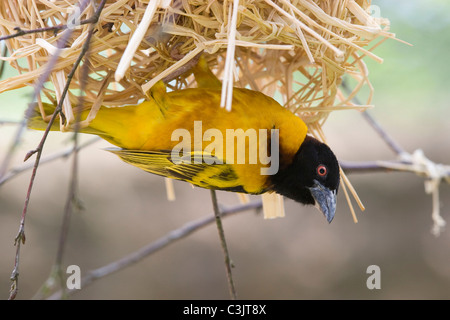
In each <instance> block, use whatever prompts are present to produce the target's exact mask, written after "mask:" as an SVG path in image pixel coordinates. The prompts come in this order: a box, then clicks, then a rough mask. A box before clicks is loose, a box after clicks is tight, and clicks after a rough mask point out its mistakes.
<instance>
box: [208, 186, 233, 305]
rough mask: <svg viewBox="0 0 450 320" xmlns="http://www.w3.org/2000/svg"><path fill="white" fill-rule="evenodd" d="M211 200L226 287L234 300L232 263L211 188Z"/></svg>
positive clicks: (213, 191)
mask: <svg viewBox="0 0 450 320" xmlns="http://www.w3.org/2000/svg"><path fill="white" fill-rule="evenodd" d="M211 200H212V203H213V209H214V216H215V218H216V225H217V231H218V232H219V238H220V245H221V246H222V251H223V255H224V258H225V269H226V271H227V279H228V289H229V291H230V296H231V299H233V300H236V298H237V295H236V289H235V287H234V281H233V274H232V272H231V268H232V267H233V266H232V263H231V259H230V254H229V252H228V247H227V241H226V240H225V232H224V230H223V225H222V219H221V218H220V210H219V205H218V203H217V195H216V190H214V189H211Z"/></svg>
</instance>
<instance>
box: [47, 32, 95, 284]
mask: <svg viewBox="0 0 450 320" xmlns="http://www.w3.org/2000/svg"><path fill="white" fill-rule="evenodd" d="M94 27H95V24H94V23H92V24H91V25H90V26H89V31H88V36H87V38H86V41H85V42H84V44H83V49H84V51H85V52H86V54H85V58H84V63H83V65H82V67H81V76H80V95H79V96H78V103H77V106H76V108H75V113H76V120H75V127H74V131H75V132H74V137H73V162H72V172H71V178H70V186H69V193H68V195H67V200H66V205H65V207H64V216H63V221H62V225H61V231H60V236H59V242H58V249H57V252H56V260H55V264H54V270H56V272H51V274H50V277H51V276H52V275H56V276H57V277H58V278H59V281H60V285H61V288H62V290H63V292H65V289H66V286H65V285H64V280H65V279H64V273H63V268H62V261H63V255H64V251H65V248H66V243H67V236H68V233H69V227H70V218H71V216H72V212H73V205H74V203H75V202H77V194H76V193H77V185H78V151H77V150H78V133H79V131H80V121H81V110H82V107H83V104H84V96H83V94H84V93H85V90H86V85H87V84H86V83H87V78H88V76H89V46H90V43H91V38H92V35H93V34H94Z"/></svg>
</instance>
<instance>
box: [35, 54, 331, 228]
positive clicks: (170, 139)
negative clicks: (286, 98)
mask: <svg viewBox="0 0 450 320" xmlns="http://www.w3.org/2000/svg"><path fill="white" fill-rule="evenodd" d="M193 71H194V75H195V76H196V80H197V83H198V88H190V89H184V90H176V91H171V92H166V87H165V85H164V84H163V83H162V82H159V83H157V84H156V85H155V86H154V87H153V88H152V89H151V92H150V96H151V98H150V99H149V100H147V101H144V102H142V103H140V104H139V105H133V106H124V107H117V108H107V107H101V108H100V110H99V111H98V113H97V115H96V117H95V118H94V119H93V120H92V122H91V123H90V124H89V126H88V127H86V128H83V129H81V130H80V132H82V133H88V134H95V135H98V136H100V137H102V138H103V139H105V140H107V141H108V142H110V143H112V144H113V145H115V146H117V147H119V148H117V149H111V150H109V151H111V152H113V153H114V154H116V155H117V156H119V157H120V158H121V159H122V160H123V161H125V162H127V163H130V164H132V165H134V166H136V167H138V168H141V169H143V170H145V171H147V172H150V173H154V174H157V175H160V176H164V177H169V178H172V179H178V180H183V181H187V182H190V183H191V184H193V185H196V186H199V187H202V188H208V189H216V190H227V191H235V192H243V193H248V194H262V193H265V192H276V193H278V194H281V195H283V196H286V197H288V198H291V199H293V200H295V201H297V202H300V203H303V204H307V205H315V206H316V207H317V208H318V209H319V210H320V211H321V212H322V213H323V214H324V216H325V217H326V219H327V221H328V222H331V221H332V220H333V217H334V214H335V210H336V194H337V191H338V188H339V181H340V177H339V165H338V161H337V159H336V157H335V155H334V154H333V152H332V151H331V150H330V148H329V147H328V146H327V145H325V144H324V143H322V142H320V141H318V140H316V139H315V138H313V137H311V136H309V135H307V130H308V129H307V126H306V125H305V123H304V122H303V121H302V120H301V119H300V118H299V117H297V116H295V115H294V114H293V113H291V112H290V111H288V110H287V109H285V108H283V107H282V106H281V105H280V104H278V103H277V102H276V101H275V100H274V99H272V98H270V97H268V96H266V95H264V94H262V93H261V92H257V91H253V90H248V89H241V88H234V90H233V100H232V109H231V111H227V110H225V108H221V107H220V98H221V83H220V81H219V80H218V79H217V78H216V77H215V76H214V75H213V74H212V72H211V71H210V70H209V69H207V67H206V63H205V61H203V60H202V59H200V62H199V64H198V65H197V67H194V68H193ZM44 108H45V111H46V112H47V114H49V113H53V111H54V110H55V106H54V105H51V104H44ZM87 114H88V113H87V111H85V112H83V113H82V114H81V119H82V120H83V119H86V117H87ZM28 126H29V128H32V129H38V130H44V129H45V128H46V127H47V123H45V122H44V121H43V120H42V117H41V116H40V114H39V113H38V112H36V113H35V115H34V116H32V117H31V118H30V119H29V121H28ZM51 129H52V130H59V125H54V126H53V127H52V128H51ZM253 134H256V136H252V135H253ZM230 135H231V138H229V136H230ZM192 137H193V138H192ZM255 137H256V138H255ZM182 138H183V139H182ZM236 141H237V142H238V143H237V144H236ZM205 146H206V147H205ZM180 153H182V155H181V156H180ZM255 154H256V155H257V156H256V157H255ZM258 156H259V157H258ZM249 160H252V161H249ZM268 160H270V161H268ZM269 162H270V163H269ZM264 170H266V171H264Z"/></svg>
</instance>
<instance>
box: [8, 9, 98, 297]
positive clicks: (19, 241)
mask: <svg viewBox="0 0 450 320" xmlns="http://www.w3.org/2000/svg"><path fill="white" fill-rule="evenodd" d="M88 1H89V0H84V1H83V2H82V3H81V4H80V12H82V11H83V10H84V9H83V8H85V7H86V6H87V3H88ZM105 2H106V0H102V1H101V3H100V5H99V8H98V9H97V10H96V12H95V14H94V16H93V17H96V18H95V19H94V22H93V23H96V22H97V21H98V18H99V17H100V13H101V11H102V10H103V6H104V5H105ZM71 30H72V29H70V28H69V29H68V30H67V31H71ZM66 34H71V32H67V33H66ZM63 39H64V41H62V42H60V43H59V44H58V51H59V49H60V48H62V46H61V43H62V44H63V45H64V44H65V43H66V42H67V40H68V38H67V39H65V37H64V38H63ZM86 42H88V39H87V40H86ZM86 42H85V44H84V45H83V47H82V50H81V52H80V55H79V56H78V59H77V60H76V61H75V63H74V66H73V67H72V70H71V71H70V73H69V74H68V76H67V82H66V85H65V86H64V90H63V92H62V94H61V97H60V100H59V103H58V106H57V107H56V109H55V111H54V112H53V115H52V117H51V119H50V122H49V123H48V125H47V128H46V130H45V132H44V134H43V137H42V139H41V141H40V143H39V145H38V147H37V148H36V149H34V150H32V151H30V152H28V153H27V155H26V156H25V161H26V160H27V159H28V158H30V157H31V156H32V155H33V154H35V153H36V160H35V162H34V166H33V171H32V174H31V178H30V183H29V186H28V190H27V195H26V198H25V204H24V208H23V211H22V217H21V221H20V227H19V232H18V234H17V236H16V238H15V242H14V244H15V245H16V257H15V263H14V269H13V271H12V274H11V281H12V282H13V283H12V285H11V289H10V295H9V299H10V300H13V299H15V297H16V295H17V292H18V278H19V257H20V246H21V244H24V243H25V218H26V213H27V210H28V204H29V201H30V196H31V191H32V189H33V184H34V180H35V177H36V172H37V169H38V166H39V161H40V158H41V155H42V151H43V148H44V144H45V141H46V140H47V136H48V134H49V132H50V128H51V126H52V125H53V123H54V122H55V120H56V117H57V116H58V115H59V113H60V112H61V110H62V103H63V101H64V99H65V96H66V94H67V91H68V90H69V86H70V83H71V81H72V78H73V76H74V74H75V71H76V70H77V68H78V66H79V64H80V63H81V60H82V59H83V57H84V55H85V54H86V50H87V45H86ZM55 56H56V58H57V56H58V55H57V54H55V55H53V56H52V57H51V58H50V60H49V62H48V64H47V65H48V66H49V67H47V69H48V73H49V74H50V72H51V70H52V67H53V65H54V63H55V62H56V58H55ZM50 61H53V63H50ZM47 77H48V75H46V77H45V78H42V77H40V78H39V79H40V81H42V82H40V81H38V86H41V88H42V86H43V83H44V82H45V80H46V79H47ZM41 78H42V80H41ZM41 88H39V90H37V89H36V90H35V97H37V96H38V95H39V93H40V90H41ZM33 100H34V99H33ZM32 105H34V104H31V105H30V107H29V109H28V110H27V114H26V115H27V117H29V115H30V114H31V112H32V109H31V107H32ZM25 124H26V118H25V119H24V121H23V122H22V124H21V128H22V129H19V130H23V128H24V127H25ZM16 139H17V136H16ZM19 139H20V138H19ZM17 143H18V140H17ZM14 147H15V146H14Z"/></svg>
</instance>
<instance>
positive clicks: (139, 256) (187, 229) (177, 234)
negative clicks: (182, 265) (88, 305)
mask: <svg viewBox="0 0 450 320" xmlns="http://www.w3.org/2000/svg"><path fill="white" fill-rule="evenodd" d="M261 208H262V201H254V202H250V203H246V204H240V205H236V206H233V207H228V208H223V209H222V210H221V211H220V217H221V218H225V217H228V216H231V215H233V214H236V213H239V212H243V211H248V210H260V209H261ZM215 220H216V217H215V215H213V214H209V215H207V216H205V217H204V218H201V219H198V220H195V221H191V222H188V223H186V224H185V225H183V226H182V227H180V228H178V229H175V230H172V231H170V232H169V233H167V234H166V235H165V236H163V237H161V238H159V239H157V240H156V241H154V242H152V243H150V244H148V245H147V246H145V247H143V248H141V249H139V250H137V251H135V252H133V253H131V254H129V255H127V256H125V257H123V258H121V259H119V260H117V261H114V262H112V263H110V264H107V265H105V266H103V267H100V268H97V269H94V270H92V271H90V272H89V273H88V275H87V276H85V277H83V278H82V279H81V288H82V289H84V288H86V287H87V286H89V285H91V284H92V283H94V282H95V281H96V280H99V279H101V278H104V277H106V276H108V275H111V274H113V273H115V272H118V271H120V270H122V269H124V268H127V267H129V266H131V265H133V264H134V263H137V262H139V261H141V260H143V259H144V258H146V257H148V256H150V255H151V254H153V253H155V252H157V251H159V250H161V249H164V248H165V247H166V246H168V245H170V244H172V243H175V242H176V241H178V240H181V239H183V238H185V237H187V236H189V235H190V234H192V233H194V232H196V231H198V230H200V229H201V228H203V227H206V226H207V225H209V224H212V223H214V222H215ZM78 291H79V290H76V289H73V290H68V291H67V292H66V294H67V296H70V295H72V294H74V293H76V292H78ZM62 296H63V295H62V290H59V291H58V292H55V293H54V294H52V295H51V296H50V297H48V299H50V300H53V299H61V298H62Z"/></svg>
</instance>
